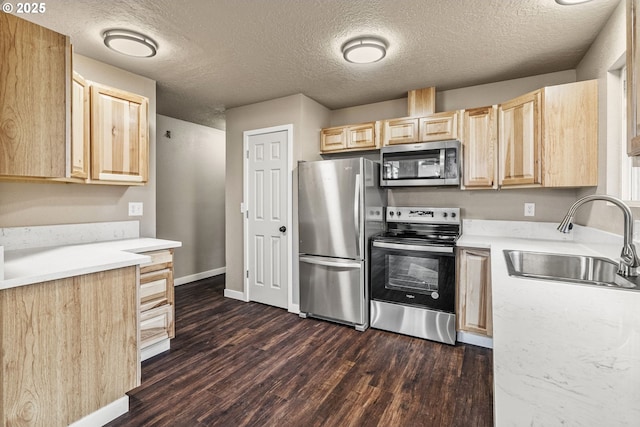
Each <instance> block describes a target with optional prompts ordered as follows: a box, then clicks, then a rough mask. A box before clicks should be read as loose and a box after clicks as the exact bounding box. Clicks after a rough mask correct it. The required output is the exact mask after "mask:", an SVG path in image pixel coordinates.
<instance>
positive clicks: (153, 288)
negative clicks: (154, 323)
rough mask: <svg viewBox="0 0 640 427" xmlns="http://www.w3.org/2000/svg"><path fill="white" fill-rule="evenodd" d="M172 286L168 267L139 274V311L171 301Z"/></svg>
mask: <svg viewBox="0 0 640 427" xmlns="http://www.w3.org/2000/svg"><path fill="white" fill-rule="evenodd" d="M172 286H173V280H172V274H171V270H170V269H164V270H160V271H155V272H151V273H145V274H143V275H141V276H140V311H146V310H149V309H152V308H154V307H158V306H161V305H164V304H169V303H171V302H173V301H172V300H173V298H171V295H172V292H171V290H172V289H171V288H172Z"/></svg>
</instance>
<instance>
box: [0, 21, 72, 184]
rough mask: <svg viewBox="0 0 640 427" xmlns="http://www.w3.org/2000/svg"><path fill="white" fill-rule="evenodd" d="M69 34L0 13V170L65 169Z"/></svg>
mask: <svg viewBox="0 0 640 427" xmlns="http://www.w3.org/2000/svg"><path fill="white" fill-rule="evenodd" d="M70 49H71V45H70V44H69V38H68V37H67V36H64V35H62V34H58V33H56V32H54V31H51V30H49V29H47V28H44V27H41V26H39V25H36V24H33V23H31V22H29V21H26V20H24V19H21V18H18V17H16V16H15V15H12V14H9V13H0V175H10V176H29V177H45V178H63V177H65V176H66V173H67V157H66V156H67V151H66V150H67V146H68V142H69V139H68V137H69V132H68V122H67V117H68V113H69V112H70V102H71V100H70V93H71V51H70Z"/></svg>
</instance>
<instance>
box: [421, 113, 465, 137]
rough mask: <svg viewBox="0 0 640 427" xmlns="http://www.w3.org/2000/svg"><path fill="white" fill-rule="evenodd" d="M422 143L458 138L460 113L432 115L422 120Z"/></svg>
mask: <svg viewBox="0 0 640 427" xmlns="http://www.w3.org/2000/svg"><path fill="white" fill-rule="evenodd" d="M419 127H420V138H419V141H420V142H430V141H442V140H446V139H457V138H458V111H447V112H445V113H436V114H431V115H429V116H427V117H421V118H420V125H419Z"/></svg>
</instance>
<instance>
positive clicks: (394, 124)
mask: <svg viewBox="0 0 640 427" xmlns="http://www.w3.org/2000/svg"><path fill="white" fill-rule="evenodd" d="M382 135H383V136H382V138H383V140H382V145H396V144H411V143H414V142H418V136H419V135H418V118H403V119H393V120H385V121H384V122H383V131H382Z"/></svg>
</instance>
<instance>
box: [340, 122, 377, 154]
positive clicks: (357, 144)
mask: <svg viewBox="0 0 640 427" xmlns="http://www.w3.org/2000/svg"><path fill="white" fill-rule="evenodd" d="M347 147H348V148H354V149H361V150H365V149H375V148H377V146H376V124H375V122H371V123H363V124H361V125H355V126H349V127H348V129H347Z"/></svg>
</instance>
